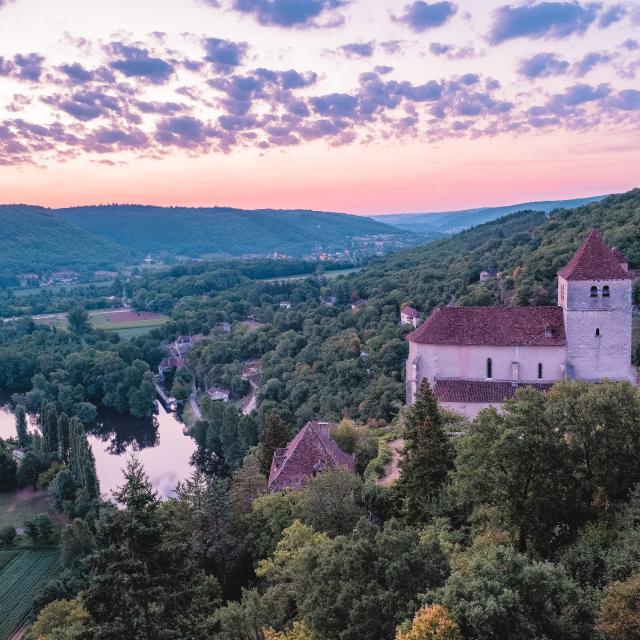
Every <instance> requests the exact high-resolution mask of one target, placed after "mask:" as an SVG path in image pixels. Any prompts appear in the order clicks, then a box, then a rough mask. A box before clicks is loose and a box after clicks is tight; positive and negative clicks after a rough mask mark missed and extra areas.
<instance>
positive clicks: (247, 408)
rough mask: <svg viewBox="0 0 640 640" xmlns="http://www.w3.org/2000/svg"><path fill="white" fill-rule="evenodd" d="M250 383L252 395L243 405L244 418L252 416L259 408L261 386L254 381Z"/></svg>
mask: <svg viewBox="0 0 640 640" xmlns="http://www.w3.org/2000/svg"><path fill="white" fill-rule="evenodd" d="M249 382H250V383H251V394H250V395H249V397H248V398H247V400H246V402H245V403H244V404H243V405H242V415H244V416H248V415H250V414H251V413H253V412H254V411H255V410H256V409H257V408H258V391H259V389H260V385H259V384H258V383H257V382H255V381H254V380H249Z"/></svg>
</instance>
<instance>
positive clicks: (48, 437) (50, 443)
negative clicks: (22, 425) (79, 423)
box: [40, 402, 58, 453]
mask: <svg viewBox="0 0 640 640" xmlns="http://www.w3.org/2000/svg"><path fill="white" fill-rule="evenodd" d="M40 424H41V426H42V446H43V449H44V451H45V452H46V453H57V452H58V410H57V409H56V405H55V404H53V403H52V402H43V403H42V409H41V411H40Z"/></svg>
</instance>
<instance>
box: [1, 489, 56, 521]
mask: <svg viewBox="0 0 640 640" xmlns="http://www.w3.org/2000/svg"><path fill="white" fill-rule="evenodd" d="M39 513H48V514H49V515H50V516H51V517H52V518H53V521H54V522H55V523H56V524H57V525H58V526H62V525H63V524H64V518H63V517H61V516H60V514H59V513H57V511H56V510H55V509H54V507H53V505H52V504H51V502H50V501H49V494H48V493H47V492H46V491H32V490H31V489H19V490H18V491H10V492H9V493H0V523H1V524H2V526H3V527H16V528H20V527H23V526H24V521H25V520H29V519H32V518H34V517H35V516H37V515H38V514H39Z"/></svg>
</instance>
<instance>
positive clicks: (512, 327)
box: [407, 307, 567, 347]
mask: <svg viewBox="0 0 640 640" xmlns="http://www.w3.org/2000/svg"><path fill="white" fill-rule="evenodd" d="M407 340H409V341H410V342H416V343H418V344H451V345H493V346H534V347H557V346H563V345H565V344H566V343H567V339H566V336H565V332H564V317H563V313H562V307H504V308H493V307H442V308H440V309H436V310H435V311H434V312H433V313H432V314H431V315H430V316H429V318H428V319H427V321H426V322H425V323H424V324H422V326H420V327H419V328H418V329H416V330H415V331H413V332H411V333H410V334H409V335H408V336H407Z"/></svg>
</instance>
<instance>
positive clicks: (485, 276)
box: [480, 268, 499, 284]
mask: <svg viewBox="0 0 640 640" xmlns="http://www.w3.org/2000/svg"><path fill="white" fill-rule="evenodd" d="M498 273H499V272H498V270H497V269H495V268H491V269H485V270H484V271H481V272H480V283H481V284H484V283H485V282H489V280H493V279H494V278H497V277H498Z"/></svg>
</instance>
